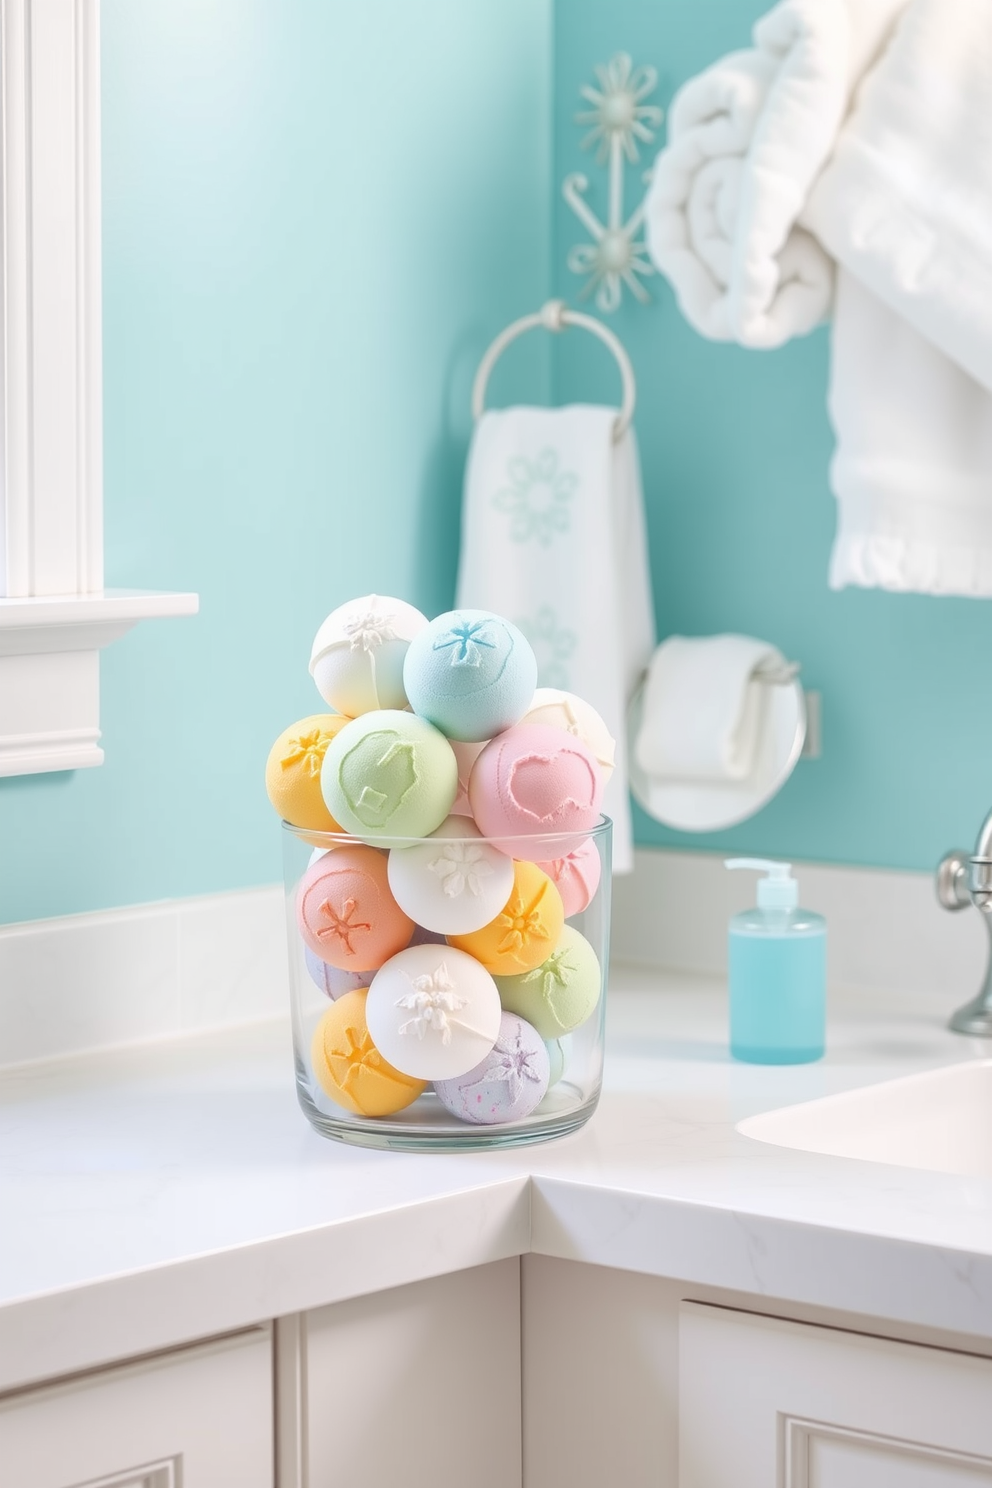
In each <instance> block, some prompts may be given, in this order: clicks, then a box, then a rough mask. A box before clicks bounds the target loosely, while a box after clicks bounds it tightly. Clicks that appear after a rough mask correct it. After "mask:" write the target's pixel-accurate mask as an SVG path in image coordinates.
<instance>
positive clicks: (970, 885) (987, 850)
mask: <svg viewBox="0 0 992 1488" xmlns="http://www.w3.org/2000/svg"><path fill="white" fill-rule="evenodd" d="M937 898H938V899H939V900H940V903H941V904H942V905H943V907H944V909H949V910H952V911H956V910H959V909H967V908H968V906H969V904H973V905H974V906H975V908H976V909H979V910H981V913H982V919H983V920H984V921H985V928H986V930H987V931H988V932H989V960H988V965H987V966H986V968H985V980H984V982H983V983H982V987H981V991H980V992H979V993H978V996H977V997H973V998H972V1000H971V1002H966V1003H965V1005H964V1007H960V1008H958V1010H957V1012H956V1013H955V1014H954V1016H953V1017H952V1019H951V1021H950V1024H949V1025H948V1026H949V1027H950V1028H953V1029H954V1032H955V1033H970V1034H971V1035H972V1036H973V1037H978V1038H992V811H990V812H989V814H988V816H987V817H986V818H985V820H984V822H983V823H982V829H981V831H980V832H979V834H978V841H977V842H976V843H975V851H974V852H973V853H972V854H971V856H970V857H969V855H968V853H967V852H966V851H965V849H964V848H952V849H951V851H950V852H949V853H947V854H946V855H945V856H944V857H943V858H941V860H940V863H939V865H938V867H937Z"/></svg>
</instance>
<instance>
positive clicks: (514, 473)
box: [493, 449, 579, 547]
mask: <svg viewBox="0 0 992 1488" xmlns="http://www.w3.org/2000/svg"><path fill="white" fill-rule="evenodd" d="M506 473H507V477H508V479H509V482H510V484H509V487H504V489H503V490H502V491H497V492H496V495H495V496H494V497H493V506H495V507H496V509H497V511H502V512H507V513H508V514H509V517H510V536H511V537H512V539H513V541H514V542H518V543H524V542H528V541H529V540H530V538H532V537H536V538H537V540H538V542H539V543H541V544H542V545H543V546H544V547H548V545H549V544H550V543H551V540H552V539H553V537H554V536H555V534H556V533H561V532H567V531H568V529H569V525H570V522H571V508H570V506H569V502H570V501H571V499H572V496H573V494H574V492H575V489H576V487H577V486H578V484H579V477H578V476H577V475H576V474H575V472H574V471H572V470H561V469H560V468H559V464H558V452H557V450H553V449H543V450H541V452H540V454H539V455H538V456H537V458H536V459H534V460H528V459H525V457H524V456H523V455H515V456H514V458H513V459H512V460H511V461H510V462H509V464H508V465H507V467H506Z"/></svg>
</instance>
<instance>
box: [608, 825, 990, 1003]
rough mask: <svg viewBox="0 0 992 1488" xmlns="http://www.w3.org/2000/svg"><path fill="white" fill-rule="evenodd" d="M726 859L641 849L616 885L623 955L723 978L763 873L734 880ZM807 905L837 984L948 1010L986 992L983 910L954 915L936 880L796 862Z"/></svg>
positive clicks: (618, 944)
mask: <svg viewBox="0 0 992 1488" xmlns="http://www.w3.org/2000/svg"><path fill="white" fill-rule="evenodd" d="M723 861H724V855H723V854H716V853H689V852H671V851H668V850H657V849H647V848H641V849H638V851H637V853H636V858H635V869H634V872H633V873H632V874H631V875H629V876H628V877H623V878H616V879H614V882H613V934H612V942H613V953H614V955H615V956H616V957H617V959H618V960H622V961H633V962H635V963H638V964H640V965H644V966H663V967H668V968H673V969H677V970H681V971H693V972H703V973H709V974H716V975H722V974H723V973H724V972H725V971H726V964H727V921H728V920H729V918H730V916H731V915H733V914H736V913H737V912H738V910H741V909H746V908H747V907H748V905H750V904H753V903H754V885H755V877H756V876H755V874H753V873H730V872H728V871H727V869H725V868H724V866H723ZM794 869H795V875H796V878H797V879H798V880H799V902H800V903H801V904H802V906H803V907H804V908H805V909H813V910H817V911H818V912H819V913H820V914H822V915H825V916H826V919H827V966H828V975H829V978H830V980H831V981H833V982H837V983H839V984H842V985H846V986H851V987H866V988H867V987H871V988H878V989H879V990H882V991H891V992H900V991H902V992H905V993H907V994H914V995H915V994H923V995H928V994H931V993H932V994H933V995H934V996H935V997H940V998H941V999H944V1000H946V1001H947V1006H948V1011H949V1012H950V1011H951V1009H952V1008H954V1007H956V1006H958V1004H959V1003H962V1002H966V1001H967V1000H968V999H969V998H970V997H973V996H974V995H975V993H976V992H977V991H978V987H979V984H980V982H981V978H982V976H983V974H984V970H985V958H986V954H987V951H986V946H987V936H986V932H985V929H984V927H983V926H982V924H981V920H980V916H979V914H978V912H977V911H975V910H971V909H968V910H965V911H963V912H962V913H961V914H948V913H947V911H946V910H943V909H941V907H940V905H939V904H938V903H937V898H936V894H935V892H934V878H933V874H931V873H903V872H896V871H895V870H891V869H884V868H846V867H834V866H829V865H826V864H822V863H801V862H796V863H795V865H794Z"/></svg>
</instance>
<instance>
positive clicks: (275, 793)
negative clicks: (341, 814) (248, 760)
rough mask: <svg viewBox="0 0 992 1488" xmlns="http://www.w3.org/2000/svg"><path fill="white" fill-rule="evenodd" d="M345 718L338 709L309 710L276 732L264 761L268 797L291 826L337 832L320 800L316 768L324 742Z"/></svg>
mask: <svg viewBox="0 0 992 1488" xmlns="http://www.w3.org/2000/svg"><path fill="white" fill-rule="evenodd" d="M347 722H348V720H347V718H343V717H342V716H341V715H340V714H339V713H311V714H310V716H309V717H308V718H301V719H300V721H299V723H292V724H290V726H289V728H288V729H284V730H283V732H282V733H281V734H280V735H279V737H278V739H277V740H276V742H275V743H274V744H273V746H272V748H271V749H270V750H269V757H268V759H267V760H266V763H265V790H266V794H267V795H268V798H269V800H270V801H271V802H272V804H273V806H274V807H275V808H276V810H277V811H278V813H279V815H280V816H281V817H282V819H283V821H288V822H289V823H290V825H291V826H294V827H305V828H306V829H307V830H308V831H311V832H340V831H341V827H340V826H339V825H338V823H337V822H336V821H335V820H334V818H333V816H332V815H331V813H330V812H329V811H328V809H327V807H326V805H325V804H324V797H323V795H322V794H321V790H320V770H321V766H322V765H323V763H324V755H325V754H326V752H327V746H328V744H330V742H331V740H332V739H333V738H334V736H335V734H337V733H339V732H340V731H341V729H343V728H344V726H345V724H346V723H347Z"/></svg>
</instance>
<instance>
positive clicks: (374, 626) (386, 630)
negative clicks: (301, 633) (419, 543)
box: [310, 594, 427, 718]
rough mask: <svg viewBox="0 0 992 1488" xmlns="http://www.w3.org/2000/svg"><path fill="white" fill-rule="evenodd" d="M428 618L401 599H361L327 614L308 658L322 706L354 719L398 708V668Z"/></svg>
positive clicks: (402, 700)
mask: <svg viewBox="0 0 992 1488" xmlns="http://www.w3.org/2000/svg"><path fill="white" fill-rule="evenodd" d="M426 624H427V616H426V615H422V614H421V613H420V611H419V610H415V609H414V607H413V605H410V604H406V603H405V601H403V600H402V599H389V598H385V597H384V596H382V595H380V594H366V595H365V596H364V598H362V599H350V600H349V601H348V603H347V604H343V605H339V606H338V608H337V609H336V610H332V611H331V613H330V614H329V615H328V617H327V619H326V620H325V621H324V623H323V625H322V626H321V627H320V629H319V630H318V632H317V634H316V636H315V638H314V643H313V650H312V651H311V653H310V675H311V677H312V678H313V680H314V682H315V683H316V684H317V691H318V692H319V693H320V695H321V697H322V698H323V699H324V701H325V703H330V705H331V707H332V708H335V709H336V710H337V712H338V713H344V714H346V715H347V716H348V717H349V718H357V717H358V715H359V714H360V713H369V712H371V710H372V709H373V708H403V707H405V706H406V693H405V692H404V690H403V662H404V660H405V658H406V653H407V649H408V647H409V645H410V642H411V641H412V640H413V638H414V636H415V635H416V634H417V632H418V631H421V630H423V628H424V626H425V625H426Z"/></svg>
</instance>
